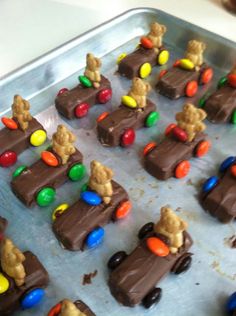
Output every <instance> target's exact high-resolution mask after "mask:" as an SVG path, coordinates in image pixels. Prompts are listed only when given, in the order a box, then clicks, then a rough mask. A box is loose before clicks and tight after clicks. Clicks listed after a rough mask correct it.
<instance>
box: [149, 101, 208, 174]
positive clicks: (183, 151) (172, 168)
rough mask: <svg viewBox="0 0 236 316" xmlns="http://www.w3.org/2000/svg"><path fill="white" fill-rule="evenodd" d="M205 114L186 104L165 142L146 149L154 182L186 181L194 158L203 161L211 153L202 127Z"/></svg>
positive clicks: (168, 130)
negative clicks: (169, 179)
mask: <svg viewBox="0 0 236 316" xmlns="http://www.w3.org/2000/svg"><path fill="white" fill-rule="evenodd" d="M205 117H206V113H205V112H204V111H203V110H201V109H197V108H196V107H195V106H194V105H192V104H190V103H187V104H185V105H184V106H183V111H182V112H179V113H177V114H176V120H177V124H175V123H172V124H170V125H169V126H168V127H167V128H166V131H165V138H164V139H163V140H162V141H161V142H160V143H159V144H156V143H155V142H151V143H149V144H147V145H146V146H145V148H144V151H143V154H144V168H145V169H146V170H147V171H148V172H149V173H150V174H151V175H152V176H154V177H155V178H157V179H159V180H166V179H168V178H170V177H173V176H174V177H176V178H183V177H185V176H186V175H187V174H188V173H189V171H190V162H189V159H190V158H191V157H203V156H204V155H206V154H207V152H208V150H209V149H210V142H209V140H207V139H206V134H204V133H202V132H203V131H204V129H205V127H206V126H205V125H204V124H203V123H202V120H204V119H205Z"/></svg>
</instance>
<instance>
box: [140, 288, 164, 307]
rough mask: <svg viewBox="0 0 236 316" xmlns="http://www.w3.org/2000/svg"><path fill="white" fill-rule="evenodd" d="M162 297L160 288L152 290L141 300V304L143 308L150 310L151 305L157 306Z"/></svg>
mask: <svg viewBox="0 0 236 316" xmlns="http://www.w3.org/2000/svg"><path fill="white" fill-rule="evenodd" d="M161 296H162V289H161V288H160V287H157V288H154V289H153V290H152V291H151V292H149V293H148V294H147V295H146V296H145V297H144V299H143V301H142V304H143V306H144V307H145V308H147V309H148V308H150V307H152V306H153V305H155V304H157V303H158V302H159V301H160V299H161Z"/></svg>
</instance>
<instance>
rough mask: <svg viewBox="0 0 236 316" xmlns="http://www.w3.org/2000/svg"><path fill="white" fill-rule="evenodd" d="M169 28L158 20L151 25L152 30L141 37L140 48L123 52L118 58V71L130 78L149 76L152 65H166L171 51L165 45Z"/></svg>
mask: <svg viewBox="0 0 236 316" xmlns="http://www.w3.org/2000/svg"><path fill="white" fill-rule="evenodd" d="M166 31H167V28H166V26H165V25H161V24H159V23H158V22H153V23H151V25H150V31H149V33H148V34H147V35H146V36H142V37H141V38H140V44H139V46H138V48H137V49H136V50H135V51H134V52H133V53H131V54H129V55H127V54H126V53H122V54H121V55H120V56H119V57H118V59H117V63H118V73H119V74H120V75H122V76H125V77H127V78H128V79H133V78H134V77H140V78H142V79H144V78H146V77H148V76H149V75H150V73H151V71H152V67H154V66H156V65H164V64H166V63H167V62H168V60H169V51H168V50H167V49H166V48H165V47H164V45H163V36H164V34H165V33H166Z"/></svg>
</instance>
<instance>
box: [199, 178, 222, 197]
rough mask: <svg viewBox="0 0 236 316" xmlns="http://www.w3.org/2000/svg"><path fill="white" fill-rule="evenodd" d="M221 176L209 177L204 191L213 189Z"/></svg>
mask: <svg viewBox="0 0 236 316" xmlns="http://www.w3.org/2000/svg"><path fill="white" fill-rule="evenodd" d="M218 180H219V178H218V177H216V176H213V177H210V178H208V179H207V180H206V181H205V182H204V183H203V186H202V190H203V192H204V193H207V192H209V191H211V190H212V189H213V188H214V187H215V186H216V185H217V183H218Z"/></svg>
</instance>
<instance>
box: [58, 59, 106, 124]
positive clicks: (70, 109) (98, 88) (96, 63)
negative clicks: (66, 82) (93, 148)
mask: <svg viewBox="0 0 236 316" xmlns="http://www.w3.org/2000/svg"><path fill="white" fill-rule="evenodd" d="M101 66H102V62H101V60H100V59H99V58H97V57H95V56H94V55H93V54H91V53H88V54H87V56H86V67H85V71H84V75H81V76H79V77H78V79H79V84H78V85H77V86H76V87H74V88H72V89H71V90H69V89H67V88H62V89H61V90H60V91H59V92H58V94H57V97H56V99H55V106H56V109H57V111H58V112H59V113H60V114H61V115H62V116H64V117H65V118H67V119H69V120H72V119H75V118H77V119H80V118H82V117H84V116H86V115H87V114H88V112H89V110H90V108H91V107H92V106H94V105H96V104H105V103H107V102H108V101H109V100H110V99H111V97H112V88H111V83H110V81H109V80H108V79H107V78H106V77H104V76H103V75H101V73H100V69H101Z"/></svg>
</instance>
